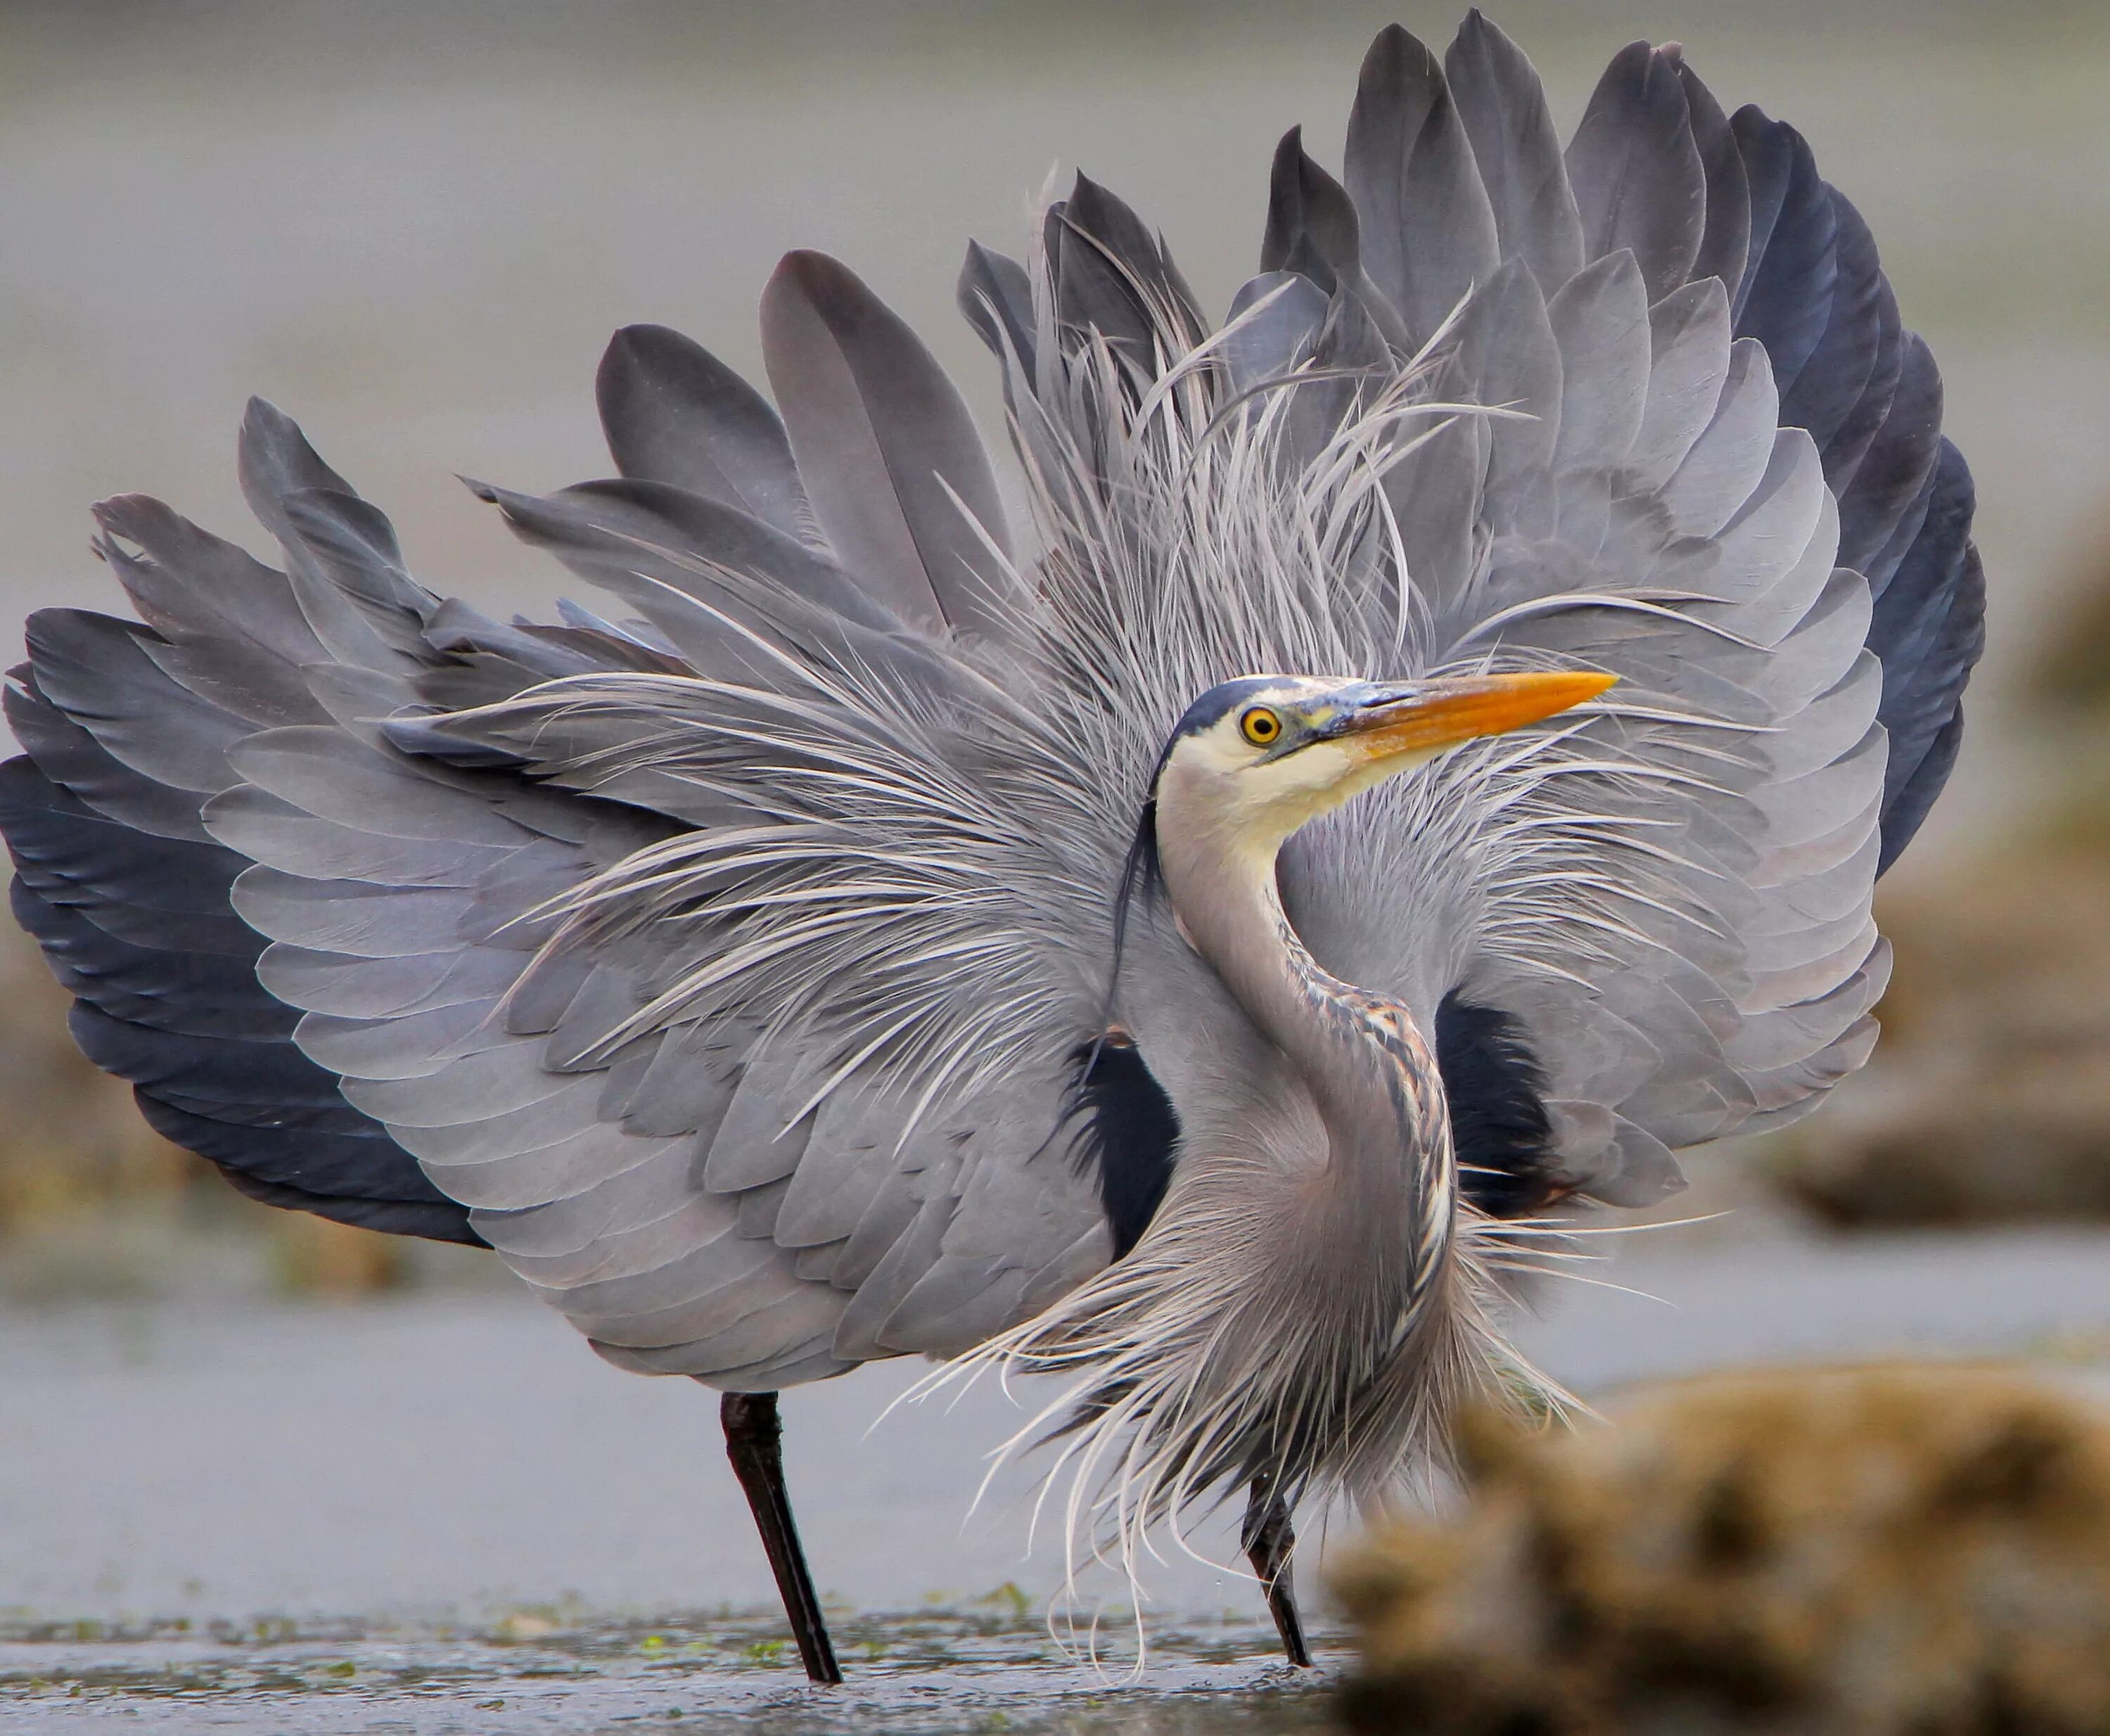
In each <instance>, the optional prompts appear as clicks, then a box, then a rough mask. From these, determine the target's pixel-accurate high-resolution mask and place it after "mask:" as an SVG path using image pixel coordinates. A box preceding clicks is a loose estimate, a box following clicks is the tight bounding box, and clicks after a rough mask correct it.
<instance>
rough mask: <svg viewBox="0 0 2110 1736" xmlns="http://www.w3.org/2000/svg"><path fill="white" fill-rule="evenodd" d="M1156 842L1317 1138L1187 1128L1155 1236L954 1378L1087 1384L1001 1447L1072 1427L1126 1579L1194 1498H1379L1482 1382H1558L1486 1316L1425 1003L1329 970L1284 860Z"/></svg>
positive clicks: (1217, 842) (1078, 1498)
mask: <svg viewBox="0 0 2110 1736" xmlns="http://www.w3.org/2000/svg"><path fill="white" fill-rule="evenodd" d="M1160 846H1161V847H1160V850H1159V858H1158V861H1159V867H1160V869H1161V873H1162V889H1163V891H1164V893H1165V894H1166V895H1167V896H1168V897H1169V900H1170V904H1171V909H1172V913H1174V914H1175V915H1176V917H1177V918H1178V920H1179V924H1180V930H1181V931H1182V932H1183V933H1184V935H1185V936H1186V937H1187V941H1188V943H1189V945H1192V946H1193V949H1194V950H1195V951H1196V952H1197V953H1198V954H1200V956H1201V957H1202V959H1205V960H1206V961H1207V963H1209V964H1210V965H1211V968H1213V969H1214V970H1215V971H1216V973H1217V975H1218V976H1219V977H1220V979H1221V981H1223V984H1224V986H1225V989H1226V990H1228V991H1229V994H1230V995H1231V996H1232V998H1233V999H1235V1000H1236V1001H1237V1002H1238V1005H1239V1006H1240V1007H1241V1008H1242V1009H1243V1010H1244V1012H1245V1013H1246V1015H1247V1018H1248V1019H1249V1020H1250V1021H1251V1022H1252V1026H1253V1027H1254V1029H1255V1030H1256V1031H1257V1032H1258V1033H1259V1034H1260V1036H1262V1037H1264V1038H1266V1040H1267V1042H1268V1043H1270V1044H1272V1045H1274V1046H1275V1048H1276V1049H1278V1050H1279V1052H1280V1054H1281V1055H1282V1057H1283V1058H1284V1060H1285V1062H1286V1063H1287V1068H1286V1072H1287V1074H1288V1076H1289V1078H1288V1080H1285V1081H1284V1082H1285V1084H1289V1081H1291V1080H1293V1081H1296V1083H1297V1084H1301V1086H1302V1091H1303V1093H1304V1094H1305V1095H1306V1097H1307V1098H1308V1100H1309V1103H1308V1107H1309V1109H1310V1111H1311V1113H1309V1114H1306V1115H1305V1116H1303V1117H1302V1119H1301V1121H1299V1122H1297V1125H1299V1126H1303V1127H1305V1128H1306V1129H1308V1130H1309V1136H1308V1137H1306V1139H1304V1140H1302V1142H1301V1143H1300V1142H1299V1141H1297V1140H1286V1141H1285V1140H1282V1139H1280V1138H1275V1139H1272V1140H1270V1139H1266V1138H1261V1137H1254V1138H1245V1139H1242V1138H1241V1137H1240V1136H1239V1135H1238V1132H1237V1131H1236V1130H1235V1129H1233V1128H1227V1127H1225V1126H1222V1124H1221V1123H1219V1131H1217V1132H1216V1133H1215V1134H1211V1135H1206V1136H1202V1137H1198V1136H1197V1135H1195V1134H1194V1131H1193V1128H1192V1126H1189V1127H1188V1129H1187V1131H1186V1133H1185V1134H1184V1136H1183V1143H1182V1145H1181V1148H1180V1152H1179V1154H1178V1160H1177V1163H1176V1165H1175V1170H1174V1174H1173V1177H1172V1181H1171V1183H1170V1186H1169V1187H1168V1189H1167V1190H1166V1195H1165V1198H1164V1200H1163V1202H1162V1203H1161V1205H1160V1206H1159V1208H1158V1210H1157V1214H1156V1216H1155V1217H1153V1218H1152V1222H1151V1223H1150V1226H1149V1227H1148V1230H1147V1231H1145V1232H1144V1234H1143V1237H1142V1238H1141V1240H1139V1241H1138V1242H1137V1243H1136V1244H1135V1246H1134V1248H1133V1249H1131V1250H1130V1252H1129V1253H1127V1254H1126V1255H1125V1256H1124V1257H1123V1258H1121V1259H1120V1260H1118V1261H1116V1262H1114V1263H1113V1264H1112V1265H1110V1266H1108V1267H1106V1268H1105V1269H1103V1271H1100V1272H1099V1273H1098V1274H1097V1275H1096V1276H1093V1277H1092V1278H1090V1279H1089V1280H1086V1281H1085V1282H1084V1284H1082V1285H1080V1286H1079V1287H1078V1288H1077V1289H1076V1290H1073V1291H1071V1293H1070V1294H1068V1295H1067V1296H1066V1297H1064V1298H1063V1299H1061V1300H1060V1301H1058V1302H1057V1303H1054V1304H1053V1306H1051V1307H1050V1308H1048V1309H1047V1310H1046V1311H1045V1312H1043V1313H1041V1314H1040V1315H1039V1316H1038V1317H1035V1319H1033V1320H1031V1321H1027V1322H1026V1323H1025V1324H1024V1325H1022V1326H1018V1327H1016V1328H1014V1329H1013V1330H1011V1331H1009V1332H1007V1333H1004V1334H1003V1335H1000V1336H998V1337H997V1338H994V1339H990V1340H989V1342H988V1343H986V1344H983V1345H982V1346H980V1348H977V1349H976V1350H974V1351H971V1352H970V1353H968V1354H967V1356H965V1357H964V1358H961V1359H960V1360H959V1361H958V1362H955V1363H953V1364H952V1365H949V1368H948V1370H947V1371H946V1372H945V1374H944V1376H940V1377H939V1379H940V1380H950V1379H954V1378H959V1377H961V1376H964V1375H967V1374H971V1372H972V1371H975V1370H976V1369H979V1368H981V1367H987V1366H989V1365H990V1364H992V1363H994V1364H998V1365H1002V1366H1003V1367H1007V1368H1008V1369H1010V1370H1012V1371H1016V1372H1021V1373H1043V1374H1067V1375H1069V1376H1071V1377H1072V1379H1071V1382H1070V1384H1069V1385H1068V1386H1067V1389H1066V1391H1065V1393H1064V1394H1063V1396H1062V1398H1060V1399H1058V1400H1057V1401H1056V1402H1054V1403H1051V1404H1050V1405H1048V1407H1046V1408H1045V1409H1044V1410H1043V1411H1042V1412H1040V1413H1039V1415H1037V1416H1035V1418H1034V1419H1033V1421H1031V1422H1030V1423H1029V1424H1028V1426H1026V1428H1024V1429H1022V1430H1020V1432H1019V1433H1018V1435H1017V1436H1015V1437H1014V1438H1013V1439H1012V1442H1011V1443H1010V1444H1009V1446H1008V1448H1007V1451H1011V1450H1017V1449H1019V1448H1023V1447H1025V1446H1026V1445H1027V1444H1030V1443H1032V1442H1035V1441H1037V1440H1041V1439H1048V1437H1049V1436H1050V1435H1053V1436H1054V1437H1055V1438H1057V1439H1062V1442H1063V1445H1062V1448H1061V1457H1060V1459H1059V1461H1058V1463H1057V1466H1056V1468H1055V1472H1053V1473H1051V1475H1053V1474H1060V1473H1066V1474H1067V1475H1068V1477H1069V1479H1070V1480H1071V1484H1072V1489H1073V1494H1072V1495H1071V1498H1070V1500H1069V1502H1068V1503H1067V1511H1068V1512H1069V1514H1070V1516H1071V1547H1072V1559H1073V1561H1074V1560H1075V1559H1077V1558H1078V1553H1079V1546H1080V1544H1082V1543H1086V1542H1087V1541H1089V1547H1090V1552H1091V1553H1093V1555H1095V1556H1098V1557H1100V1558H1102V1559H1105V1558H1112V1559H1113V1560H1116V1561H1119V1562H1121V1564H1123V1565H1124V1566H1125V1567H1126V1568H1127V1570H1128V1571H1129V1573H1130V1577H1131V1578H1132V1579H1139V1578H1140V1568H1141V1566H1142V1564H1143V1561H1146V1560H1147V1559H1148V1556H1149V1549H1148V1546H1147V1544H1146V1534H1147V1533H1148V1530H1149V1529H1150V1528H1151V1527H1152V1525H1155V1524H1157V1523H1158V1522H1159V1521H1170V1524H1171V1525H1172V1526H1173V1529H1174V1530H1175V1532H1176V1531H1177V1530H1178V1527H1179V1523H1180V1514H1181V1513H1182V1512H1183V1511H1184V1510H1185V1509H1187V1508H1188V1507H1189V1506H1190V1504H1191V1503H1194V1502H1196V1501H1197V1500H1202V1499H1205V1498H1208V1497H1210V1496H1211V1495H1213V1494H1218V1493H1220V1492H1222V1491H1224V1490H1225V1489H1226V1488H1227V1487H1235V1486H1237V1485H1238V1484H1243V1483H1244V1482H1246V1481H1247V1480H1251V1479H1252V1478H1255V1477H1258V1476H1265V1477H1266V1478H1268V1479H1269V1480H1270V1486H1271V1487H1272V1488H1274V1489H1276V1490H1278V1491H1279V1492H1280V1493H1281V1494H1283V1495H1284V1497H1285V1498H1287V1499H1288V1500H1289V1501H1291V1502H1292V1503H1295V1502H1297V1501H1298V1500H1300V1499H1302V1498H1304V1497H1306V1496H1307V1495H1312V1494H1316V1495H1319V1496H1320V1497H1322V1498H1323V1497H1329V1496H1331V1495H1333V1494H1337V1493H1344V1494H1350V1495H1352V1496H1354V1497H1356V1498H1358V1499H1359V1500H1365V1501H1368V1500H1371V1499H1376V1498H1382V1497H1383V1496H1384V1495H1385V1494H1387V1493H1388V1492H1389V1491H1390V1490H1392V1489H1394V1488H1395V1487H1397V1484H1399V1482H1400V1481H1401V1479H1402V1478H1403V1477H1405V1476H1406V1475H1410V1474H1411V1473H1412V1472H1414V1471H1416V1470H1417V1469H1419V1468H1420V1467H1422V1466H1426V1465H1427V1464H1428V1463H1429V1462H1430V1460H1431V1459H1432V1458H1433V1457H1438V1456H1439V1455H1440V1454H1441V1453H1442V1447H1443V1434H1444V1428H1445V1424H1446V1422H1447V1419H1448V1417H1449V1416H1450V1414H1451V1411H1452V1410H1453V1408H1454V1407H1455V1406H1456V1403H1457V1402H1458V1401H1459V1400H1460V1398H1462V1397H1463V1396H1464V1395H1465V1394H1466V1393H1468V1392H1470V1391H1478V1392H1482V1393H1487V1392H1491V1391H1501V1390H1512V1391H1516V1392H1524V1391H1526V1390H1527V1389H1528V1390H1531V1391H1534V1392H1535V1391H1537V1390H1538V1389H1539V1386H1540V1385H1541V1383H1540V1382H1539V1380H1538V1377H1537V1376H1535V1374H1533V1371H1530V1370H1528V1368H1527V1367H1523V1365H1520V1364H1519V1363H1518V1362H1517V1361H1516V1359H1515V1356H1514V1353H1511V1352H1510V1351H1509V1350H1508V1349H1507V1348H1506V1346H1505V1345H1504V1344H1503V1343H1502V1340H1501V1336H1500V1335H1499V1334H1498V1333H1497V1332H1496V1330H1494V1327H1493V1326H1492V1321H1491V1320H1490V1319H1489V1317H1488V1313H1487V1305H1488V1303H1490V1301H1491V1300H1492V1296H1491V1294H1490V1293H1491V1285H1490V1284H1489V1282H1488V1280H1487V1273H1486V1272H1485V1271H1483V1264H1482V1262H1481V1261H1480V1259H1479V1258H1478V1255H1477V1254H1476V1253H1475V1251H1474V1243H1473V1231H1474V1224H1475V1222H1477V1218H1476V1215H1475V1214H1474V1212H1473V1211H1472V1209H1471V1208H1469V1207H1466V1206H1461V1205H1460V1203H1459V1202H1458V1199H1457V1195H1456V1181H1455V1172H1454V1161H1453V1158H1452V1154H1451V1138H1450V1127H1449V1117H1448V1114H1447V1110H1446V1106H1445V1104H1444V1101H1443V1096H1442V1081H1441V1077H1440V1075H1439V1074H1438V1070H1437V1067H1436V1063H1435V1058H1434V1057H1433V1054H1431V1052H1430V1050H1429V1046H1428V1045H1427V1044H1426V1043H1425V1042H1424V1040H1423V1038H1422V1035H1421V1033H1420V1031H1419V1030H1418V1029H1417V1028H1416V1027H1415V1023H1414V1021H1413V1019H1412V1018H1411V1017H1410V1014H1409V1013H1408V1012H1407V1009H1406V1008H1405V1007H1403V1006H1401V1005H1400V1004H1397V1002H1394V1001H1392V1000H1389V999H1385V998H1383V997H1382V996H1379V995H1371V994H1369V993H1367V992H1365V991H1364V990H1360V989H1357V988H1356V987H1354V986H1352V985H1350V984H1347V983H1345V982H1343V981H1339V980H1338V979H1337V978H1335V977H1332V976H1330V975H1329V974H1328V973H1327V972H1325V971H1324V970H1322V969H1321V968H1320V966H1319V965H1318V963H1316V961H1315V960H1314V959H1312V958H1311V954H1309V953H1308V952H1307V951H1306V949H1305V947H1304V945H1303V944H1302V941H1300V940H1299V939H1298V938H1297V934H1296V931H1294V929H1293V928H1292V927H1291V926H1290V924H1289V922H1288V917H1287V915H1286V914H1285V913H1284V910H1283V908H1282V904H1281V900H1280V898H1279V895H1278V893H1277V891H1276V887H1275V865H1274V854H1275V852H1274V850H1272V849H1269V850H1265V851H1256V850H1252V849H1251V848H1249V847H1245V846H1244V845H1243V841H1239V840H1236V839H1234V838H1228V837H1221V836H1213V837H1212V836H1211V833H1210V830H1209V828H1208V827H1207V826H1206V825H1204V826H1198V827H1197V826H1181V827H1174V828H1167V829H1166V831H1165V832H1161V834H1160ZM1168 846H1169V847H1168ZM1159 914H1160V915H1162V914H1163V912H1162V911H1160V912H1159ZM1145 1058H1146V1059H1148V1049H1147V1048H1146V1054H1145ZM1290 1089H1291V1090H1292V1091H1294V1090H1295V1085H1290ZM1087 1532H1089V1533H1093V1535H1091V1536H1089V1539H1087V1537H1086V1536H1085V1535H1084V1534H1085V1533H1087Z"/></svg>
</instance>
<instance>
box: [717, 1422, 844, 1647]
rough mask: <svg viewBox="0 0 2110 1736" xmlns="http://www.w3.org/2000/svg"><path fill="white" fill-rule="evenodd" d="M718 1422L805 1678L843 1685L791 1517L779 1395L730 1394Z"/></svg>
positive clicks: (811, 1577)
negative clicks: (766, 1556)
mask: <svg viewBox="0 0 2110 1736" xmlns="http://www.w3.org/2000/svg"><path fill="white" fill-rule="evenodd" d="M718 1420H719V1421H721V1422H722V1423H723V1424H724V1425H725V1438H726V1457H727V1458H729V1459H731V1461H732V1468H733V1475H736V1477H738V1478H739V1479H740V1487H741V1488H742V1489H745V1490H746V1491H747V1504H748V1506H749V1507H751V1508H752V1509H753V1510H754V1525H755V1529H756V1530H758V1531H759V1532H761V1533H762V1547H763V1549H764V1550H765V1551H766V1552H767V1553H768V1556H769V1566H770V1571H772V1572H773V1573H774V1574H775V1575H777V1592H778V1594H779V1595H780V1596H781V1597H782V1598H783V1599H784V1613H785V1614H786V1616H789V1617H790V1620H791V1637H792V1638H793V1639H795V1640H797V1641H798V1642H799V1657H800V1659H801V1660H803V1661H804V1664H805V1666H806V1674H807V1675H809V1676H811V1677H812V1678H813V1679H814V1680H815V1681H817V1682H840V1680H842V1679H843V1672H842V1670H840V1668H839V1667H838V1666H837V1665H836V1663H835V1648H834V1647H833V1646H831V1645H830V1644H829V1643H828V1624H827V1621H826V1619H825V1618H824V1617H823V1616H822V1614H821V1600H820V1599H819V1598H817V1597H815V1596H814V1595H813V1575H811V1574H809V1573H808V1572H807V1571H806V1552H805V1551H804V1549H802V1548H799V1527H798V1525H797V1523H796V1522H795V1521H794V1520H793V1519H792V1517H791V1498H790V1496H789V1495H788V1494H786V1493H785V1491H784V1454H783V1451H782V1446H781V1444H782V1441H783V1439H784V1426H783V1425H782V1424H781V1423H780V1422H779V1421H777V1394H774V1393H727V1394H726V1395H725V1399H724V1402H723V1403H721V1404H720V1405H719V1407H718Z"/></svg>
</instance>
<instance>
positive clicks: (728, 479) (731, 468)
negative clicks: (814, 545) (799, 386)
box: [594, 325, 812, 537]
mask: <svg viewBox="0 0 2110 1736" xmlns="http://www.w3.org/2000/svg"><path fill="white" fill-rule="evenodd" d="M594 396H595V401H597V402H598V404H599V405H600V419H601V427H602V428H603V429H604V431H605V433H606V434H607V436H608V450H609V456H610V457H611V458H613V459H614V460H615V467H616V469H618V470H619V471H621V472H622V473H623V475H625V476H627V477H632V478H636V480H638V481H641V482H650V483H669V484H671V485H672V486H673V487H678V488H684V489H686V490H687V491H688V492H691V494H700V495H702V496H704V498H705V499H707V500H713V501H719V502H720V503H722V505H727V506H731V507H734V508H736V509H737V510H740V511H741V512H744V513H745V514H749V516H750V517H752V518H755V519H760V520H761V521H762V522H763V524H767V525H770V526H772V527H773V528H775V529H777V530H780V531H781V532H783V533H784V534H785V535H786V536H788V537H798V536H799V535H801V534H802V533H804V532H806V531H807V530H808V527H809V525H810V521H811V518H812V513H811V510H810V509H809V508H808V505H807V504H806V492H805V490H804V487H801V486H800V484H799V469H798V466H797V465H796V464H795V463H794V462H793V460H792V457H791V442H790V439H789V437H787V436H786V434H785V432H784V424H783V423H782V422H781V421H780V420H778V419H777V412H776V411H775V410H773V409H772V408H771V407H770V405H769V401H768V400H767V399H766V398H764V397H763V396H762V394H761V393H760V392H757V391H756V390H755V389H754V388H753V387H752V386H750V385H749V384H748V383H747V382H746V381H745V380H744V379H742V378H740V376H739V375H738V374H736V373H734V372H733V370H732V369H730V368H728V367H727V366H726V365H725V364H724V363H723V362H722V361H720V360H718V358H717V357H716V356H713V355H712V354H711V353H710V352H709V351H708V350H705V349H704V348H703V347H701V346H700V345H698V344H695V343H692V342H690V340H689V339H687V338H684V337H683V336H682V335H681V333H679V332H673V331H669V330H668V329H667V328H666V327H665V326H663V325H630V326H625V327H624V328H623V329H622V330H621V331H619V332H618V333H616V334H615V336H614V338H611V339H610V340H609V346H608V350H607V351H606V353H605V354H604V355H603V356H602V357H601V363H600V374H598V376H596V378H595V381H594Z"/></svg>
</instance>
